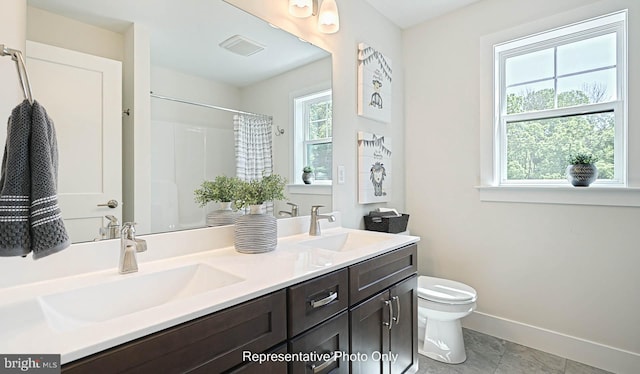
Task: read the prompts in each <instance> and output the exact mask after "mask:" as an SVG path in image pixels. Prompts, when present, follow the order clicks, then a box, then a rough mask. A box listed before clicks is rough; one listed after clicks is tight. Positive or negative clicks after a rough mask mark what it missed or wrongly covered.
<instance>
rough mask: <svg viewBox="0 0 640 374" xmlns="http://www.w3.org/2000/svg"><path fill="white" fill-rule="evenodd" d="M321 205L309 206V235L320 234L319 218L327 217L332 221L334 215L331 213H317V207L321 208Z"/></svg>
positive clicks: (334, 218)
mask: <svg viewBox="0 0 640 374" xmlns="http://www.w3.org/2000/svg"><path fill="white" fill-rule="evenodd" d="M322 207H323V206H322V205H313V206H312V207H311V222H310V224H309V235H311V236H320V234H321V232H320V222H319V221H320V220H321V219H327V220H328V221H329V222H334V221H335V220H336V217H334V216H332V215H323V214H318V209H320V208H322Z"/></svg>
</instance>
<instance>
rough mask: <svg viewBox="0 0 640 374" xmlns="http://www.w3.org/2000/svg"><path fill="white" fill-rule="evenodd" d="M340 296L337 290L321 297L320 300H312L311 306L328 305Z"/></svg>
mask: <svg viewBox="0 0 640 374" xmlns="http://www.w3.org/2000/svg"><path fill="white" fill-rule="evenodd" d="M337 298H338V293H337V292H331V293H330V294H329V296H327V297H325V298H323V299H320V300H311V307H312V308H319V307H321V306H324V305H327V304H329V303H330V302H332V301H333V300H335V299H337Z"/></svg>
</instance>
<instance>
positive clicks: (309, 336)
mask: <svg viewBox="0 0 640 374" xmlns="http://www.w3.org/2000/svg"><path fill="white" fill-rule="evenodd" d="M289 352H291V353H315V354H318V355H326V354H329V355H332V358H330V359H327V357H322V358H319V359H318V360H313V361H312V362H305V361H296V360H294V361H292V362H291V373H292V374H306V373H313V374H320V373H322V374H328V373H331V374H347V373H349V362H348V360H345V359H343V357H339V356H336V355H335V353H336V352H341V353H343V354H344V355H348V354H349V317H348V315H347V312H346V311H344V312H343V313H341V314H339V315H337V316H335V317H333V318H331V319H330V320H328V321H326V322H323V323H322V324H320V325H318V326H316V327H314V328H313V329H311V330H309V331H307V332H306V333H304V334H302V335H300V336H298V337H297V338H295V339H293V340H291V342H290V343H289Z"/></svg>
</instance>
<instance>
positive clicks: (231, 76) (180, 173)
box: [27, 0, 332, 242]
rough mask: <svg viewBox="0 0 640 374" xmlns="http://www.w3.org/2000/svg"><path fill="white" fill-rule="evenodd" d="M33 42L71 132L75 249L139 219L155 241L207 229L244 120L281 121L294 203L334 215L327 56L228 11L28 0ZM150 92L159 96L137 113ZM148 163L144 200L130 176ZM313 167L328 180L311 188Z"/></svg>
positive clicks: (280, 164) (33, 61)
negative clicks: (309, 167) (214, 194)
mask: <svg viewBox="0 0 640 374" xmlns="http://www.w3.org/2000/svg"><path fill="white" fill-rule="evenodd" d="M27 39H28V42H27V43H28V44H27V66H28V69H29V72H30V74H31V75H32V77H31V78H32V85H33V87H34V97H35V98H36V100H38V101H40V102H41V103H42V104H43V105H44V106H45V108H47V110H48V111H49V114H50V115H51V116H52V118H53V120H54V122H55V124H56V128H57V131H58V145H59V148H60V166H59V191H58V193H59V198H60V204H61V208H62V210H63V216H64V218H65V224H66V225H67V228H68V230H69V232H70V236H71V239H72V241H73V242H83V241H92V240H101V239H108V238H110V237H113V235H114V233H113V232H111V233H110V232H109V229H108V225H109V223H110V222H111V221H113V220H117V221H118V223H119V224H121V223H122V222H123V221H126V220H131V219H132V218H131V217H133V219H135V220H136V221H138V225H139V229H138V233H141V234H146V233H157V232H166V231H175V230H184V229H191V228H198V227H204V226H206V215H207V213H208V212H210V211H211V210H213V209H215V208H216V206H215V205H213V204H209V205H207V206H206V207H204V208H202V207H200V206H199V205H198V204H197V203H196V202H195V201H194V193H193V192H194V190H195V189H196V188H197V187H198V186H199V185H200V184H201V183H202V181H204V180H211V179H213V178H215V176H216V175H227V176H231V175H235V173H236V157H235V150H234V143H235V140H234V115H235V114H237V113H235V112H234V111H241V112H249V113H256V114H260V115H266V116H269V117H271V118H272V131H271V134H272V139H271V145H272V149H273V171H274V172H275V173H278V174H281V175H282V176H284V177H286V178H287V179H288V181H289V184H290V186H288V189H287V191H286V195H287V197H288V201H289V202H293V203H296V204H298V205H299V207H300V208H299V211H300V212H301V214H308V213H306V212H307V210H308V209H309V208H308V207H309V206H310V205H317V204H320V205H325V206H326V207H327V208H326V209H327V210H329V209H332V202H331V143H329V144H327V143H326V139H325V140H324V143H323V142H322V141H319V140H318V139H314V138H313V137H314V136H315V137H316V138H318V134H317V133H319V132H321V133H322V134H323V136H325V137H328V138H329V139H330V137H331V118H330V116H331V106H330V103H329V107H328V109H327V106H326V105H324V107H323V108H324V109H314V108H313V105H314V103H318V102H319V100H320V101H321V99H319V98H322V97H324V98H325V99H326V98H328V99H329V100H331V73H332V72H331V55H330V54H329V53H328V52H327V51H324V50H322V49H320V48H318V47H317V46H314V45H311V44H309V43H307V42H305V41H303V40H301V39H299V38H298V37H296V36H294V35H291V34H289V33H287V32H285V31H283V30H280V29H278V28H276V27H274V26H271V25H269V24H267V23H266V22H264V21H263V20H261V19H259V18H257V17H254V16H253V15H251V14H248V13H246V12H244V11H242V10H240V9H237V8H235V7H234V6H232V5H230V4H227V3H226V2H224V1H222V0H185V1H174V0H154V1H135V2H132V1H129V0H110V1H104V0H83V1H77V0H28V17H27ZM225 41H226V42H225ZM224 45H228V47H227V49H225V48H223V46H224ZM78 52H80V54H78ZM145 59H146V63H145ZM133 60H135V61H134V62H132V61H133ZM114 61H117V62H116V63H115V65H114ZM118 64H119V65H120V67H118ZM113 77H115V78H113ZM141 90H144V91H145V93H146V94H149V95H148V97H146V96H145V97H144V100H136V101H135V105H133V106H132V107H129V105H127V103H129V102H132V101H131V100H130V96H132V95H136V94H134V93H133V92H137V95H138V96H137V97H138V98H140V92H141ZM323 95H324V96H323ZM107 98H111V99H107ZM122 103H124V104H122ZM110 105H113V106H115V107H116V108H117V110H118V113H115V112H114V110H113V109H112V107H111V106H110ZM310 105H311V107H310ZM212 106H214V107H220V108H222V109H215V108H212ZM309 108H311V109H309ZM223 109H230V111H229V110H223ZM144 112H146V113H149V115H148V116H147V117H136V114H137V115H140V113H144ZM105 113H106V114H105ZM114 113H115V114H114ZM120 113H122V114H120ZM309 113H311V117H310V114H309ZM313 116H315V117H313ZM327 116H328V119H327ZM133 118H143V119H144V120H143V121H140V120H138V119H136V120H135V121H134V120H133ZM319 120H320V121H324V122H322V126H319V125H318V126H317V128H316V129H315V131H316V134H314V133H313V131H314V129H313V128H312V130H311V137H312V138H311V139H310V138H309V133H310V129H309V126H311V127H313V126H314V123H315V124H317V123H319V122H318V121H319ZM136 121H137V122H136ZM305 121H306V123H305ZM108 122H112V123H115V124H116V125H115V126H114V127H112V128H109V127H107V123H108ZM309 123H311V124H309ZM142 128H145V129H148V131H146V132H145V131H141V130H140V129H142ZM134 129H135V130H134ZM319 129H320V130H319ZM141 134H142V135H141ZM305 134H306V135H305ZM134 135H135V136H134ZM310 155H313V156H310ZM136 157H137V158H139V159H145V160H148V162H147V164H145V165H148V167H147V168H148V170H140V168H139V167H138V170H135V169H132V170H131V171H130V172H131V173H132V174H133V175H134V176H137V175H136V173H139V175H144V176H145V177H144V178H140V179H135V191H134V190H133V188H132V187H131V186H132V185H133V184H134V183H133V182H132V181H131V177H129V179H130V180H129V181H127V176H126V175H127V167H128V166H127V165H133V164H134V163H132V159H134V158H136ZM309 157H311V158H312V159H313V158H314V157H315V159H314V160H315V161H313V160H310V158H309ZM321 159H322V160H321ZM312 162H316V165H315V166H316V168H317V169H318V175H317V181H316V182H315V183H314V184H313V185H311V186H305V185H304V184H303V182H302V180H301V174H302V167H303V166H306V164H308V163H312ZM107 168H113V170H111V169H110V171H107V170H106V169H107ZM114 170H115V171H114ZM123 174H124V175H125V177H124V178H123ZM111 185H113V186H111ZM109 188H113V191H114V192H105V191H106V190H107V189H109ZM112 194H113V195H112ZM133 200H135V204H134V202H133ZM286 203H287V201H282V202H277V203H276V207H275V214H276V215H277V216H278V212H280V211H284V210H287V207H288V206H287V205H286ZM114 205H117V206H115V207H114ZM134 205H135V210H134ZM123 207H124V209H123ZM132 212H134V213H132ZM280 216H284V215H280ZM138 217H145V218H138ZM140 220H142V221H143V222H140ZM111 231H113V230H111Z"/></svg>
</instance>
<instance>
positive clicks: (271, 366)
mask: <svg viewBox="0 0 640 374" xmlns="http://www.w3.org/2000/svg"><path fill="white" fill-rule="evenodd" d="M267 353H269V354H276V355H280V356H279V357H284V356H282V355H284V354H286V353H287V345H286V344H283V345H281V346H278V347H276V348H275V349H273V350H271V351H269V352H267ZM288 366H289V364H288V363H287V361H286V360H279V359H278V360H267V361H264V362H262V363H261V362H260V361H253V362H249V363H246V364H244V365H242V366H240V367H238V368H235V369H233V370H231V371H230V372H229V374H287V373H288V371H289V369H288ZM214 372H215V371H209V372H208V373H214Z"/></svg>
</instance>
